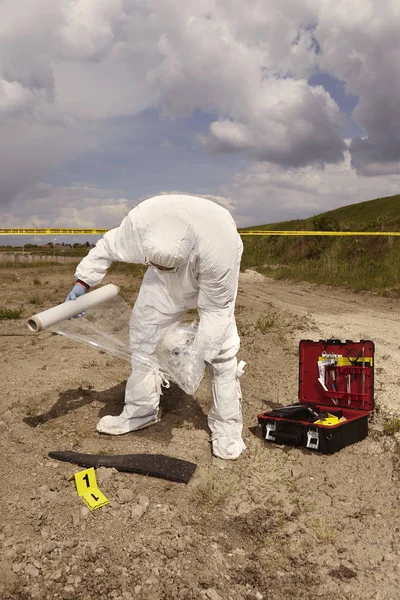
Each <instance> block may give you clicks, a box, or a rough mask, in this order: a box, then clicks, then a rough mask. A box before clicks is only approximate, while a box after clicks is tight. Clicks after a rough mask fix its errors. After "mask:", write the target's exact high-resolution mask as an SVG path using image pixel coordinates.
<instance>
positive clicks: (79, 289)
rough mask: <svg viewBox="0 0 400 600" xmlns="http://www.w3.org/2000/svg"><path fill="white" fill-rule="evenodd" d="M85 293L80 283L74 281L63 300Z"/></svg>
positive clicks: (66, 300) (73, 298)
mask: <svg viewBox="0 0 400 600" xmlns="http://www.w3.org/2000/svg"><path fill="white" fill-rule="evenodd" d="M85 293H86V288H85V286H83V285H82V284H81V283H76V284H75V285H74V287H73V288H72V290H71V291H70V293H69V294H68V296H67V297H66V299H65V302H68V301H69V300H76V299H77V298H79V296H83V294H85Z"/></svg>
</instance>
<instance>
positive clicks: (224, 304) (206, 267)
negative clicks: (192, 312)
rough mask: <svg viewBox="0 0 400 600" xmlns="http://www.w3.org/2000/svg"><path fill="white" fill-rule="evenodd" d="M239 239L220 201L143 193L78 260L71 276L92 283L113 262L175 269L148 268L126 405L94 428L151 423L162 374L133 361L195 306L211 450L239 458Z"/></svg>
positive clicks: (136, 313) (133, 325)
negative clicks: (205, 369)
mask: <svg viewBox="0 0 400 600" xmlns="http://www.w3.org/2000/svg"><path fill="white" fill-rule="evenodd" d="M242 251H243V244H242V241H241V239H240V236H239V234H238V232H237V229H236V225H235V222H234V220H233V218H232V216H231V215H230V213H229V212H228V211H227V210H226V209H224V208H222V207H221V206H219V205H218V204H216V203H214V202H212V201H210V200H206V199H205V198H199V197H196V196H186V195H163V196H156V197H154V198H149V199H148V200H145V201H144V202H142V203H141V204H139V205H138V206H137V207H135V208H134V209H133V210H131V211H130V212H129V214H128V215H127V216H126V217H125V218H124V219H123V221H122V223H121V225H120V226H119V227H117V228H116V229H112V230H110V231H108V232H107V233H106V234H105V235H104V236H103V238H101V239H100V240H99V241H98V242H97V244H96V246H95V248H93V249H92V250H90V252H89V254H88V255H87V256H86V257H85V258H84V259H83V260H82V261H81V262H80V264H79V265H78V267H77V269H76V272H75V277H76V278H77V279H80V280H82V281H84V282H85V283H87V284H88V285H89V286H90V287H92V286H94V285H96V284H98V283H100V282H101V281H102V279H103V278H104V276H105V274H106V272H107V269H108V267H109V266H110V265H111V263H112V262H113V261H123V262H127V263H138V264H145V265H150V263H153V264H155V265H157V266H161V267H166V268H173V271H162V270H159V269H157V268H155V267H153V266H150V267H149V269H148V270H147V271H146V273H145V275H144V278H143V282H142V285H141V288H140V291H139V295H138V298H137V300H136V303H135V306H134V308H133V310H132V316H131V319H130V344H131V348H132V352H133V358H132V368H133V370H132V373H131V375H130V377H129V379H128V382H127V385H126V391H125V406H124V410H123V412H122V413H121V415H119V416H117V417H113V416H106V417H103V418H102V419H101V420H100V422H99V424H98V425H97V429H98V431H101V432H103V433H110V434H114V435H119V434H122V433H127V432H128V431H134V430H136V429H139V428H143V427H146V426H148V425H150V424H152V423H154V422H156V421H157V420H158V419H157V415H158V410H159V402H160V393H161V383H162V378H161V376H160V373H159V372H158V371H157V370H156V369H153V370H152V369H150V368H149V367H146V366H145V365H144V364H143V363H140V362H137V361H135V358H134V357H135V352H137V353H138V354H139V355H142V356H152V355H153V353H154V351H155V348H156V345H157V342H158V341H159V339H160V337H161V336H162V334H163V332H164V331H165V329H166V328H167V327H168V326H170V325H172V324H173V323H177V322H179V321H181V320H182V317H183V316H184V314H185V312H186V311H187V310H188V309H190V308H197V310H198V313H199V327H198V332H197V336H196V340H195V344H196V345H197V347H198V349H199V354H200V356H201V357H202V358H201V360H204V361H205V362H206V363H208V365H209V368H210V371H211V392H212V405H211V409H210V411H209V415H208V425H209V428H210V430H211V440H212V447H213V452H214V454H215V455H216V456H219V457H220V458H225V459H227V458H231V459H235V458H237V457H238V456H239V455H240V454H241V452H242V451H243V450H244V449H245V445H244V443H243V440H242V426H243V423H242V410H241V391H240V385H239V380H238V369H237V360H236V354H237V352H238V350H239V345H240V340H239V336H238V332H237V328H236V323H235V316H234V308H235V300H236V294H237V287H238V277H239V267H240V260H241V256H242Z"/></svg>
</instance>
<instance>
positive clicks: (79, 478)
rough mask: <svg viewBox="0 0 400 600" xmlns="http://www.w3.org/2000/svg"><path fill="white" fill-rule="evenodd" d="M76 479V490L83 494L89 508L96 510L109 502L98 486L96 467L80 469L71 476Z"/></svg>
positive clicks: (79, 494) (82, 496)
mask: <svg viewBox="0 0 400 600" xmlns="http://www.w3.org/2000/svg"><path fill="white" fill-rule="evenodd" d="M69 479H70V480H71V479H75V485H76V491H77V493H78V496H81V498H82V500H83V501H84V502H85V504H86V506H87V507H88V509H89V510H96V508H100V507H101V506H105V505H106V504H108V503H109V501H108V499H107V498H106V497H105V495H104V494H103V493H102V492H101V491H100V490H99V488H98V487H97V481H96V474H95V472H94V468H93V467H90V469H85V470H84V471H79V472H78V473H75V474H74V475H72V477H70V478H69Z"/></svg>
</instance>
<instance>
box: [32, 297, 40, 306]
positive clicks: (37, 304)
mask: <svg viewBox="0 0 400 600" xmlns="http://www.w3.org/2000/svg"><path fill="white" fill-rule="evenodd" d="M29 304H35V305H36V306H40V305H41V304H42V301H41V299H40V298H38V296H34V297H33V298H29Z"/></svg>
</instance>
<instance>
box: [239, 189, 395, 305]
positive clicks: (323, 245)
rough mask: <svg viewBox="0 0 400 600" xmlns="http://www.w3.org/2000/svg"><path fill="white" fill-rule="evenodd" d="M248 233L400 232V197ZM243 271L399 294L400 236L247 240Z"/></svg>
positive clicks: (277, 237)
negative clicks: (291, 231)
mask: <svg viewBox="0 0 400 600" xmlns="http://www.w3.org/2000/svg"><path fill="white" fill-rule="evenodd" d="M248 229H259V230H268V229H269V230H288V231H290V230H304V231H310V230H317V231H320V230H325V231H329V230H337V231H381V230H385V231H399V230H400V195H397V196H392V197H390V198H381V199H378V200H371V201H369V202H361V203H360V204H354V205H350V206H346V207H342V208H340V209H337V210H335V211H329V212H327V213H322V214H321V215H318V216H316V217H312V218H310V219H304V220H297V221H288V222H285V223H273V224H271V225H262V226H257V227H252V228H248ZM243 244H244V254H243V259H242V270H245V269H248V268H253V269H256V270H257V271H259V272H260V273H263V274H264V275H267V276H269V277H272V278H274V279H294V280H299V281H309V282H313V283H319V284H321V283H322V284H328V285H335V286H345V287H348V288H350V289H353V290H356V291H361V290H368V291H374V292H376V293H379V294H383V295H391V296H400V237H397V236H396V237H395V236H384V237H376V236H371V237H369V236H358V237H357V236H355V237H353V236H342V237H341V236H338V237H336V236H335V237H322V236H319V237H318V236H298V237H297V236H296V237H288V236H286V237H285V236H271V237H268V236H266V237H250V236H248V237H246V236H244V237H243Z"/></svg>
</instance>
